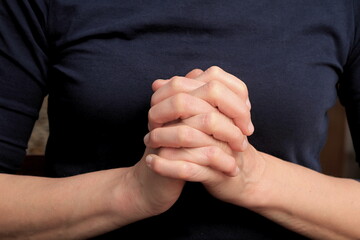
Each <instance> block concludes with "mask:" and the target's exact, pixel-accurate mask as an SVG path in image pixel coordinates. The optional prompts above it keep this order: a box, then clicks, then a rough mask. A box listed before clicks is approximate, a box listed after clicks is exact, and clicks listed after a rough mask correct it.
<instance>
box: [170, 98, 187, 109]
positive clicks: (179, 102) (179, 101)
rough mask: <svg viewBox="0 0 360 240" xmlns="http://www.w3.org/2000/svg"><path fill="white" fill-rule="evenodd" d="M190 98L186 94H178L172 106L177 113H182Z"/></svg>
mask: <svg viewBox="0 0 360 240" xmlns="http://www.w3.org/2000/svg"><path fill="white" fill-rule="evenodd" d="M187 101H188V96H187V94H186V93H178V94H176V95H174V97H173V98H172V99H171V105H172V107H173V109H174V111H175V112H178V113H181V112H183V111H184V109H185V107H186V102H187Z"/></svg>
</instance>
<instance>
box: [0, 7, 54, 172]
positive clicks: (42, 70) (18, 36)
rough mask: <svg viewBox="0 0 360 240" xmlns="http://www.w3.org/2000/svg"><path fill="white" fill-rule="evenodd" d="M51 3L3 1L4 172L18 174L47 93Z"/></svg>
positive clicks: (0, 128)
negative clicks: (47, 20) (49, 10)
mask: <svg viewBox="0 0 360 240" xmlns="http://www.w3.org/2000/svg"><path fill="white" fill-rule="evenodd" d="M46 9H48V8H47V3H46V2H45V1H40V0H0V172H3V173H4V172H6V173H12V172H16V171H17V170H18V169H19V167H20V165H21V162H22V161H23V159H24V157H25V153H26V148H27V144H28V140H29V137H30V134H31V131H32V129H33V126H34V123H35V121H36V119H37V118H38V114H39V109H40V107H41V104H42V102H43V99H44V97H45V95H46V94H47V90H46V89H47V88H46V78H47V66H48V57H47V52H48V46H47V38H46V34H45V32H46V31H45V30H46V19H47V10H46Z"/></svg>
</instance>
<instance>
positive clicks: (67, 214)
mask: <svg viewBox="0 0 360 240" xmlns="http://www.w3.org/2000/svg"><path fill="white" fill-rule="evenodd" d="M185 78H186V80H185ZM176 79H177V80H176ZM180 79H182V80H185V81H187V82H186V84H184V85H186V86H183V84H181V83H182V81H180ZM214 82H216V83H214ZM153 89H154V91H155V92H154V95H153V98H152V102H151V104H152V106H151V109H150V110H149V134H148V135H147V136H145V138H144V142H145V143H146V145H147V147H146V149H145V152H144V156H143V157H142V158H141V159H140V160H139V162H138V163H137V164H135V165H134V166H132V167H128V168H119V169H111V170H106V171H98V172H92V173H87V174H81V175H77V176H74V177H67V178H57V179H50V178H43V177H31V176H15V175H10V174H0V191H1V192H2V194H1V196H0V212H1V215H0V238H1V239H86V238H90V237H92V236H96V235H99V234H101V233H105V232H108V231H110V230H113V229H116V228H120V227H122V226H124V225H127V224H130V223H132V222H135V221H138V220H140V219H144V218H148V217H151V216H154V215H158V214H161V213H163V212H165V211H166V210H168V209H169V208H170V207H171V206H172V205H173V204H174V203H175V202H176V200H177V199H178V197H179V196H180V194H181V191H182V189H183V186H184V183H185V182H186V181H197V182H201V183H203V185H204V187H205V188H206V189H207V190H208V191H209V192H210V193H211V194H212V195H213V196H214V197H216V198H218V199H221V200H223V201H226V202H229V203H232V204H235V205H239V206H244V207H247V208H249V209H251V210H253V211H256V212H258V213H260V214H263V215H264V216H266V217H268V218H270V219H272V220H274V221H276V222H278V223H280V224H283V225H284V226H285V227H288V228H290V229H293V230H294V231H297V232H300V233H302V234H304V235H307V236H310V237H312V238H318V239H356V238H357V236H360V232H359V231H360V230H359V228H357V227H356V226H359V224H360V220H359V218H357V217H356V216H359V213H360V205H359V203H358V202H359V201H358V199H359V197H360V187H359V184H358V183H357V182H356V181H353V180H347V179H339V178H333V177H329V176H325V175H323V174H320V173H317V172H314V171H311V170H309V169H306V168H304V167H301V166H298V165H295V164H292V163H288V162H285V161H282V160H280V159H278V158H276V157H274V156H270V155H267V154H265V153H262V152H259V151H257V150H256V149H255V148H253V147H252V146H251V144H249V143H248V141H247V138H246V136H248V135H250V134H251V133H252V132H253V130H254V127H253V125H252V124H251V119H250V117H251V116H250V109H251V105H250V101H249V97H248V93H247V89H246V86H245V84H243V83H242V82H241V81H240V80H239V79H237V78H236V77H235V76H233V75H231V74H229V73H226V72H224V71H223V70H221V69H220V68H217V67H212V68H210V69H208V70H206V71H205V72H202V71H201V70H194V71H192V72H190V73H189V74H187V75H186V76H185V77H184V78H183V77H174V78H173V79H172V80H157V81H155V82H154V84H153ZM231 92H232V93H233V94H232V93H231ZM224 93H226V94H228V95H229V96H230V97H231V98H232V99H233V100H234V101H236V106H237V107H236V106H235V105H231V104H232V103H233V102H232V101H227V100H226V99H222V96H224V95H223V94H224ZM228 105H229V106H228ZM159 106H161V107H159ZM204 109H205V111H204ZM219 125H222V127H221V128H219V127H218V126H219ZM231 133H233V134H231ZM234 136H235V137H234ZM119 161H121V159H119ZM264 196H266V197H264ZM354 216H355V217H354Z"/></svg>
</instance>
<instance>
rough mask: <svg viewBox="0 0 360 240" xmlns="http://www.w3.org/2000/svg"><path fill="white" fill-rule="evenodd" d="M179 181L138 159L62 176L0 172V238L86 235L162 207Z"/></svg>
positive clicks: (172, 197) (176, 191)
mask: <svg viewBox="0 0 360 240" xmlns="http://www.w3.org/2000/svg"><path fill="white" fill-rule="evenodd" d="M182 187H183V182H182V181H179V180H170V179H167V178H165V177H162V176H159V175H157V174H155V173H153V172H152V171H150V170H149V169H148V167H147V166H146V164H145V160H144V159H141V161H139V162H138V163H137V164H136V165H135V166H133V167H130V168H119V169H112V170H105V171H98V172H93V173H87V174H81V175H77V176H73V177H67V178H43V177H32V176H16V175H9V174H0V192H1V195H0V213H1V214H0V238H1V239H25V238H26V239H46V240H48V239H87V238H89V237H93V236H96V235H99V234H101V233H105V232H108V231H111V230H114V229H116V228H120V227H122V226H124V225H126V224H129V223H132V222H135V221H137V220H140V219H143V218H147V217H150V216H153V215H156V214H159V213H161V212H163V211H166V210H167V209H168V208H169V207H170V206H171V205H172V204H173V203H174V202H175V201H176V199H177V198H178V196H179V194H180V192H181V189H182Z"/></svg>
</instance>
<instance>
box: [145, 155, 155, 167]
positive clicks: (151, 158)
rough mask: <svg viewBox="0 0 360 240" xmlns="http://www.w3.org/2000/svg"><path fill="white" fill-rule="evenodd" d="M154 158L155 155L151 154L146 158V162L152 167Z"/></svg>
mask: <svg viewBox="0 0 360 240" xmlns="http://www.w3.org/2000/svg"><path fill="white" fill-rule="evenodd" d="M152 160H153V157H152V156H151V155H147V156H146V158H145V161H146V164H147V165H148V166H149V167H150V166H151V162H152Z"/></svg>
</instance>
